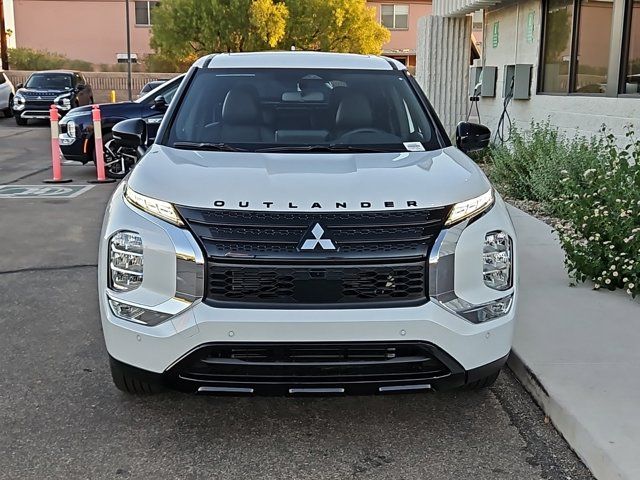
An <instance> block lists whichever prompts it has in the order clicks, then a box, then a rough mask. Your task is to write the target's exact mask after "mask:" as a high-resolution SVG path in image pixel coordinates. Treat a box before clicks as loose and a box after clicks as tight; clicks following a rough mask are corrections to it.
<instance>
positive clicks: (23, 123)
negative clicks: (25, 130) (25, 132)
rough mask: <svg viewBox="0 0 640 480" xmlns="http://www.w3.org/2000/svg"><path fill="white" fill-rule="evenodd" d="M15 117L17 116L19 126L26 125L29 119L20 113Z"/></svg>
mask: <svg viewBox="0 0 640 480" xmlns="http://www.w3.org/2000/svg"><path fill="white" fill-rule="evenodd" d="M15 117H16V125H18V126H19V127H24V126H25V125H26V124H27V122H28V121H29V120H27V119H26V118H20V116H19V115H16V116H15Z"/></svg>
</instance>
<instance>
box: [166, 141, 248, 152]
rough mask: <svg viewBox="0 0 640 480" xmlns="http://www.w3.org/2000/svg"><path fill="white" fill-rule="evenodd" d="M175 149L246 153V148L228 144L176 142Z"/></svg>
mask: <svg viewBox="0 0 640 480" xmlns="http://www.w3.org/2000/svg"><path fill="white" fill-rule="evenodd" d="M173 148H180V149H183V150H209V151H212V152H246V150H245V149H244V148H238V147H234V146H232V145H229V144H227V143H221V142H220V143H208V142H175V143H174V144H173Z"/></svg>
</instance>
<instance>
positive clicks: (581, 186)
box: [489, 123, 640, 297]
mask: <svg viewBox="0 0 640 480" xmlns="http://www.w3.org/2000/svg"><path fill="white" fill-rule="evenodd" d="M626 138H627V145H626V146H625V147H624V148H620V147H618V146H617V145H616V141H615V137H614V136H613V135H611V134H608V133H607V132H606V131H605V130H603V131H602V134H601V135H600V136H598V137H596V138H594V139H590V140H588V139H585V138H581V137H578V138H572V139H568V138H566V137H564V136H562V135H560V134H559V133H558V131H557V129H554V128H552V127H550V125H549V124H548V123H532V125H531V131H530V132H528V133H524V132H521V131H519V130H513V131H512V133H511V138H510V141H509V143H508V144H507V145H505V146H499V147H494V148H493V149H492V150H491V160H490V165H489V174H490V176H491V177H492V179H493V180H494V181H495V183H496V185H497V186H498V188H500V189H502V190H503V191H504V193H506V195H507V196H509V197H511V198H514V199H518V200H533V201H537V202H540V203H541V205H542V206H543V208H544V210H545V211H547V212H549V213H551V214H553V215H554V216H555V217H556V218H557V219H558V222H557V225H555V228H556V231H557V232H558V234H559V237H560V242H561V245H562V248H563V249H564V251H565V255H566V257H565V264H566V266H567V269H568V271H569V273H570V275H572V276H573V277H574V278H575V279H576V280H578V281H585V280H591V281H593V282H594V284H595V288H596V289H598V288H608V289H611V290H613V289H615V288H623V289H625V290H626V291H627V293H628V294H630V295H632V296H634V297H635V296H636V295H638V294H639V293H640V140H634V132H632V131H631V130H628V131H627V137H626Z"/></svg>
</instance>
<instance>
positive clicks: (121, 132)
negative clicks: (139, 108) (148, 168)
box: [111, 118, 147, 148]
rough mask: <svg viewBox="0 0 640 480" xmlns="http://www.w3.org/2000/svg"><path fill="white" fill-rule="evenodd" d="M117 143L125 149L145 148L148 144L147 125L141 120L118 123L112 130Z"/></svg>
mask: <svg viewBox="0 0 640 480" xmlns="http://www.w3.org/2000/svg"><path fill="white" fill-rule="evenodd" d="M111 133H112V134H113V138H114V139H115V141H116V143H119V144H120V145H122V146H123V147H127V148H138V147H144V146H145V145H146V143H147V124H146V123H145V121H144V120H142V119H141V118H130V119H129V120H123V121H121V122H119V123H116V124H115V125H114V126H113V128H112V129H111Z"/></svg>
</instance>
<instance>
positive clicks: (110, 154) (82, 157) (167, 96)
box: [59, 75, 184, 178]
mask: <svg viewBox="0 0 640 480" xmlns="http://www.w3.org/2000/svg"><path fill="white" fill-rule="evenodd" d="M183 77H184V76H183V75H180V76H178V77H176V78H174V79H172V80H170V81H168V82H165V83H163V84H162V85H160V86H159V87H157V88H155V89H154V90H152V91H150V92H149V93H147V94H146V95H144V96H143V97H141V98H139V99H137V100H135V101H133V102H119V103H103V104H100V113H101V116H102V141H103V145H104V155H105V156H104V159H105V165H106V174H107V176H109V177H110V178H123V177H124V176H125V175H126V174H127V173H128V171H129V169H130V168H131V166H132V165H133V164H135V161H136V160H137V157H136V150H135V149H134V150H133V151H130V150H127V149H122V148H121V147H119V146H115V145H113V136H112V134H111V129H112V127H113V126H114V125H115V124H116V123H118V122H120V121H122V120H125V119H129V118H136V119H143V120H144V121H145V122H147V132H148V140H149V141H150V142H153V138H154V136H155V132H156V131H157V130H158V126H159V125H160V122H161V120H162V117H163V116H164V113H165V111H166V109H167V106H168V105H169V103H170V102H171V99H172V98H173V95H174V94H175V93H176V90H177V89H178V86H179V85H180V82H181V81H182V78H183ZM91 108H92V107H91V106H86V107H80V108H74V109H73V110H71V111H70V112H69V113H68V114H67V115H66V116H65V117H64V118H63V119H62V120H61V121H60V137H59V140H60V150H61V151H62V155H63V156H64V158H66V159H67V160H74V161H78V162H81V163H83V164H86V163H88V162H91V161H94V159H95V148H94V137H93V119H92V116H91Z"/></svg>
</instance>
